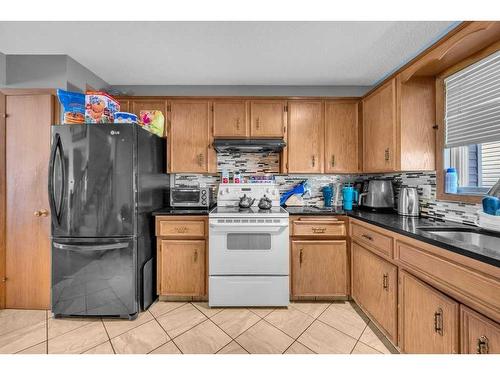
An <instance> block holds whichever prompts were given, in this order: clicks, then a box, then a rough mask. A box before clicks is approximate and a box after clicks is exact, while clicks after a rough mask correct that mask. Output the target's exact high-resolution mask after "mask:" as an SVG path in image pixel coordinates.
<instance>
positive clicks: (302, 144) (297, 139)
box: [287, 101, 324, 173]
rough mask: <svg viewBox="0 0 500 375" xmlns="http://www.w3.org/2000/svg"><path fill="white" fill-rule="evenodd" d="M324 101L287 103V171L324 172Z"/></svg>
mask: <svg viewBox="0 0 500 375" xmlns="http://www.w3.org/2000/svg"><path fill="white" fill-rule="evenodd" d="M322 108H323V104H322V102H321V101H289V102H288V147H287V148H288V172H289V173H322V172H323V160H324V157H323V155H324V154H323V149H324V141H323V136H324V127H323V110H322Z"/></svg>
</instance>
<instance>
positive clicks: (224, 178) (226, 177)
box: [221, 169, 229, 184]
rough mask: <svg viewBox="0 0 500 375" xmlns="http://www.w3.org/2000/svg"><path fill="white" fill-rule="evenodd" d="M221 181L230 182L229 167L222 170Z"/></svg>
mask: <svg viewBox="0 0 500 375" xmlns="http://www.w3.org/2000/svg"><path fill="white" fill-rule="evenodd" d="M221 183H223V184H228V183H229V172H228V170H227V169H223V170H222V178H221Z"/></svg>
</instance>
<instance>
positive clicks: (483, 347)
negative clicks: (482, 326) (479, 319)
mask: <svg viewBox="0 0 500 375" xmlns="http://www.w3.org/2000/svg"><path fill="white" fill-rule="evenodd" d="M488 341H489V340H488V338H487V337H486V336H484V335H483V336H481V337H479V338H478V339H477V350H476V353H477V354H488V353H489V352H490V348H489V345H488Z"/></svg>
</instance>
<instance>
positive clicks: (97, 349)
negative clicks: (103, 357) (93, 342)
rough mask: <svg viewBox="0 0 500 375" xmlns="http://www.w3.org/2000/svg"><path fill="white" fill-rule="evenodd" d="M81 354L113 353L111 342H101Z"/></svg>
mask: <svg viewBox="0 0 500 375" xmlns="http://www.w3.org/2000/svg"><path fill="white" fill-rule="evenodd" d="M83 354H115V352H114V350H113V347H112V346H111V342H109V341H106V342H103V343H102V344H99V345H97V346H94V347H93V348H92V349H89V350H87V351H86V352H84V353H83Z"/></svg>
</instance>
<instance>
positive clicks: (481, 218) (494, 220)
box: [477, 210, 500, 232]
mask: <svg viewBox="0 0 500 375" xmlns="http://www.w3.org/2000/svg"><path fill="white" fill-rule="evenodd" d="M477 215H478V219H477V225H478V226H480V227H481V228H483V229H487V230H492V231H495V232H500V216H495V215H488V214H486V213H484V211H483V210H479V211H477Z"/></svg>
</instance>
